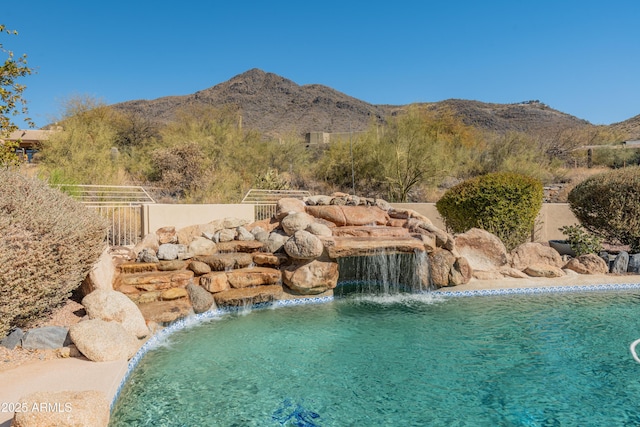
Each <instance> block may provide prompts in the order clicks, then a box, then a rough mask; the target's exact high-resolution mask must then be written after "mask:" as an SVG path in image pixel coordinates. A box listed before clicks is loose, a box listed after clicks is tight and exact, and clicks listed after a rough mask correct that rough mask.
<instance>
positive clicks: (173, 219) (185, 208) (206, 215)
mask: <svg viewBox="0 0 640 427" xmlns="http://www.w3.org/2000/svg"><path fill="white" fill-rule="evenodd" d="M229 217H230V218H241V219H246V220H247V221H249V222H253V221H254V206H253V205H249V204H244V205H241V204H224V205H223V204H217V205H182V204H180V205H172V204H153V205H144V209H143V221H144V226H143V230H144V234H148V233H150V232H154V231H156V230H157V229H158V228H162V227H167V226H174V227H176V229H180V228H183V227H186V226H188V225H196V224H206V223H208V222H211V221H213V220H214V219H222V218H229Z"/></svg>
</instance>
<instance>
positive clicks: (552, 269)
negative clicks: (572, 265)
mask: <svg viewBox="0 0 640 427" xmlns="http://www.w3.org/2000/svg"><path fill="white" fill-rule="evenodd" d="M524 272H525V273H527V274H528V275H529V276H531V277H546V278H554V277H562V276H565V272H564V271H562V269H560V268H558V267H556V266H555V265H549V264H542V263H539V264H531V265H529V266H527V267H526V268H525V269H524Z"/></svg>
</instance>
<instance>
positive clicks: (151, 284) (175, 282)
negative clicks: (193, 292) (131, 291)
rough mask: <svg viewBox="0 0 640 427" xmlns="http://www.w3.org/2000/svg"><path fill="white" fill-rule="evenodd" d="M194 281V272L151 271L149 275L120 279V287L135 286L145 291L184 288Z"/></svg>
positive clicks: (140, 274) (128, 276) (137, 274)
mask: <svg viewBox="0 0 640 427" xmlns="http://www.w3.org/2000/svg"><path fill="white" fill-rule="evenodd" d="M191 281H193V271H191V270H178V271H150V272H148V273H136V274H127V275H124V276H121V277H120V286H121V287H122V286H125V285H126V286H135V287H136V288H138V289H140V290H144V291H155V290H162V289H169V288H184V287H185V286H187V284H189V283H190V282H191Z"/></svg>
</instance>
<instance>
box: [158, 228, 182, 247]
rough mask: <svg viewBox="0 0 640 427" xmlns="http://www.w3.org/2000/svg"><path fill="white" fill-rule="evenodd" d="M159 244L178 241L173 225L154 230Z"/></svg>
mask: <svg viewBox="0 0 640 427" xmlns="http://www.w3.org/2000/svg"><path fill="white" fill-rule="evenodd" d="M156 235H157V236H158V242H159V243H160V245H163V244H166V243H178V233H177V232H176V228H175V227H162V228H159V229H157V230H156Z"/></svg>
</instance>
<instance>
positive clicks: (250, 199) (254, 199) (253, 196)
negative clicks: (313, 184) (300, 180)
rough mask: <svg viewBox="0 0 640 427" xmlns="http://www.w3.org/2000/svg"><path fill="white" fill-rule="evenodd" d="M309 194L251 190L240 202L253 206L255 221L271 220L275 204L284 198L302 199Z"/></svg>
mask: <svg viewBox="0 0 640 427" xmlns="http://www.w3.org/2000/svg"><path fill="white" fill-rule="evenodd" d="M310 195H311V193H309V192H308V191H306V190H260V189H255V188H252V189H251V190H249V191H247V194H245V196H244V198H243V199H242V202H240V203H244V204H252V205H254V216H255V219H256V221H260V220H263V219H267V218H271V217H272V216H274V215H275V213H276V202H277V201H278V200H280V199H282V198H285V197H291V198H295V199H302V198H304V197H309V196H310Z"/></svg>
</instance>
